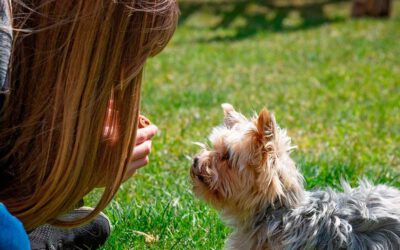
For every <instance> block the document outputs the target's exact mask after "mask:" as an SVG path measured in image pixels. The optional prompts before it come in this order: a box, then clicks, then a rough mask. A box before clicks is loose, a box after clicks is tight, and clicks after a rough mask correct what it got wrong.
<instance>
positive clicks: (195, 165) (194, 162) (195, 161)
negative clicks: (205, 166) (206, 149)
mask: <svg viewBox="0 0 400 250" xmlns="http://www.w3.org/2000/svg"><path fill="white" fill-rule="evenodd" d="M198 165H199V157H194V159H193V167H194V168H197V166H198Z"/></svg>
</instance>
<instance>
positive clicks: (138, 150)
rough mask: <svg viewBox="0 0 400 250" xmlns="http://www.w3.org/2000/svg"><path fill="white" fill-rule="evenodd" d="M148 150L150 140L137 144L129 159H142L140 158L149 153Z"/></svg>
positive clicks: (149, 148) (149, 150) (149, 149)
mask: <svg viewBox="0 0 400 250" xmlns="http://www.w3.org/2000/svg"><path fill="white" fill-rule="evenodd" d="M150 152H151V141H145V142H143V143H142V144H140V145H137V146H136V147H135V148H134V149H133V153H132V160H131V161H135V160H137V159H142V158H144V157H146V156H148V155H149V154H150Z"/></svg>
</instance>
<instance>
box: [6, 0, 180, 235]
mask: <svg viewBox="0 0 400 250" xmlns="http://www.w3.org/2000/svg"><path fill="white" fill-rule="evenodd" d="M12 13H13V29H14V44H13V51H12V55H11V63H10V65H12V66H11V67H10V68H9V82H10V93H9V98H8V101H7V102H6V104H5V107H4V108H3V111H2V112H1V116H0V168H1V169H0V171H1V173H2V174H3V173H4V174H3V178H0V179H2V180H3V183H1V184H0V201H1V202H4V203H5V204H6V206H7V207H8V209H9V210H10V211H11V213H13V214H14V215H16V216H17V217H18V218H19V219H21V220H22V222H23V223H24V225H25V227H26V228H27V229H28V230H29V229H32V228H35V227H36V226H38V225H41V224H43V223H46V222H50V223H53V224H56V225H62V226H75V225H79V224H82V223H85V222H87V221H88V220H90V219H92V218H93V217H94V216H96V215H97V214H98V213H99V212H100V211H101V210H102V209H104V208H105V206H106V205H107V204H108V203H109V202H110V201H111V199H112V198H113V196H114V195H115V193H116V192H117V189H118V188H119V186H120V184H121V182H122V180H123V177H124V173H125V171H126V166H127V163H128V162H129V160H130V155H131V152H132V149H133V147H134V140H135V136H136V127H137V117H138V113H139V102H140V88H141V79H142V70H143V65H144V63H145V61H146V59H147V58H148V57H149V56H152V55H155V54H157V53H158V52H159V51H161V50H162V49H163V47H164V46H165V45H166V44H167V42H168V41H169V39H170V38H171V36H172V34H173V32H174V30H175V27H176V20H177V15H178V8H177V4H176V2H175V0H29V1H24V0H18V1H17V0H16V1H13V2H12ZM110 99H112V100H113V112H112V117H113V119H112V120H113V122H112V123H113V127H117V130H118V131H119V132H118V135H117V136H118V138H117V141H116V142H115V140H114V139H115V134H114V135H112V134H111V133H113V132H112V131H115V130H111V129H109V130H104V123H105V120H106V114H107V106H108V103H109V101H110ZM105 131H108V134H107V135H104V132H105ZM111 138H112V139H111ZM100 184H103V185H104V186H105V189H104V192H103V194H102V196H101V198H100V200H99V202H98V204H97V206H96V208H95V209H94V211H93V212H92V213H91V214H90V215H89V216H87V217H85V218H79V219H77V220H75V221H60V220H57V217H58V216H59V215H60V214H62V213H63V212H65V211H68V210H69V209H71V208H72V207H73V206H74V205H75V204H76V203H77V202H78V201H79V200H80V199H82V197H83V196H84V195H85V194H87V193H88V192H89V191H91V190H92V189H93V188H94V187H96V186H98V185H100Z"/></svg>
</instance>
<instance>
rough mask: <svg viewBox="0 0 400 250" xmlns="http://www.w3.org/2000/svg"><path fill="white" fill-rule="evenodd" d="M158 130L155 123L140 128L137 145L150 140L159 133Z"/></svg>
mask: <svg viewBox="0 0 400 250" xmlns="http://www.w3.org/2000/svg"><path fill="white" fill-rule="evenodd" d="M157 131H158V128H157V127H156V126H155V125H149V126H147V127H145V128H141V129H138V130H137V135H136V145H139V144H141V143H143V142H144V141H147V140H150V139H151V138H153V136H154V135H155V134H156V133H157Z"/></svg>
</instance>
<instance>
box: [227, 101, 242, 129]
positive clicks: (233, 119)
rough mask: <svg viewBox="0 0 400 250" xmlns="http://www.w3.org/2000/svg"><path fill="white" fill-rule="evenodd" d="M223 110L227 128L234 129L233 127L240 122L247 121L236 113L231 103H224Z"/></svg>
mask: <svg viewBox="0 0 400 250" xmlns="http://www.w3.org/2000/svg"><path fill="white" fill-rule="evenodd" d="M221 106H222V109H223V110H224V123H225V126H226V127H227V128H232V127H233V125H235V124H236V123H238V122H240V121H246V118H245V117H244V116H243V115H242V114H240V113H238V112H236V111H235V109H234V108H233V106H232V105H231V104H229V103H223V104H222V105H221Z"/></svg>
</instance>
